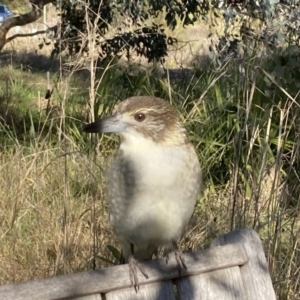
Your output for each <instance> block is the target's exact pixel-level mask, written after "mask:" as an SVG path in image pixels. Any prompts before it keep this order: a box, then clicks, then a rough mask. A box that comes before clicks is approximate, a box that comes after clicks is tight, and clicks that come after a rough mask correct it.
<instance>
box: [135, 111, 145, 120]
mask: <svg viewBox="0 0 300 300" xmlns="http://www.w3.org/2000/svg"><path fill="white" fill-rule="evenodd" d="M134 118H135V120H136V121H138V122H143V121H144V120H145V119H146V115H145V114H143V113H137V114H135V115H134Z"/></svg>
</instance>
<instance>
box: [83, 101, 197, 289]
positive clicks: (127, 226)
mask: <svg viewBox="0 0 300 300" xmlns="http://www.w3.org/2000/svg"><path fill="white" fill-rule="evenodd" d="M83 131H85V132H102V133H117V134H118V135H120V137H121V143H120V147H119V149H118V150H117V152H116V153H115V156H114V158H113V160H112V163H111V165H110V167H109V168H108V170H107V172H106V181H107V193H108V199H109V209H110V222H111V224H112V227H113V229H114V231H115V233H116V235H117V236H118V238H119V240H120V242H121V244H122V247H123V256H124V258H125V261H126V262H129V266H130V278H131V281H132V283H133V284H134V286H135V288H136V289H137V288H138V282H137V275H136V267H135V266H139V264H138V263H137V261H136V260H135V259H134V258H133V255H134V257H135V258H136V259H138V260H147V259H151V257H152V255H153V253H154V252H155V251H156V250H157V249H158V248H160V247H168V246H169V245H171V244H174V245H176V241H177V240H178V239H179V238H180V237H181V235H182V233H183V231H184V229H185V227H186V225H187V223H188V222H189V220H190V218H191V216H192V213H193V210H194V207H195V203H196V200H197V197H198V194H199V191H200V185H201V169H200V164H199V161H198V157H197V155H196V152H195V149H194V147H193V145H192V144H191V142H190V141H189V139H188V137H187V132H186V130H185V128H184V126H183V124H182V123H181V121H180V118H179V116H178V114H177V112H176V110H175V109H174V108H173V107H172V105H170V104H169V103H168V102H167V101H165V100H162V99H160V98H156V97H150V96H138V97H131V98H128V99H126V100H124V101H122V102H120V103H119V104H118V105H117V107H116V109H115V112H114V114H113V115H112V116H110V117H106V118H103V119H101V120H98V121H96V122H94V123H91V124H87V125H85V126H84V128H83ZM175 254H176V260H177V263H178V264H179V265H180V266H183V267H185V264H184V260H183V256H182V253H178V250H176V251H175ZM139 267H140V266H139ZM140 269H141V268H140ZM141 271H142V272H143V269H141ZM143 273H144V272H143ZM144 275H145V276H146V277H147V274H145V273H144Z"/></svg>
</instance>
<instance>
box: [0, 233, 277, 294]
mask: <svg viewBox="0 0 300 300" xmlns="http://www.w3.org/2000/svg"><path fill="white" fill-rule="evenodd" d="M184 256H185V260H186V265H187V270H182V273H181V277H179V274H178V268H177V264H176V261H175V258H174V255H170V260H169V262H168V264H166V260H165V259H164V258H162V259H156V260H153V261H148V262H142V265H143V266H144V268H145V271H146V272H147V274H148V276H149V279H146V278H145V277H144V276H143V275H142V274H141V273H140V272H138V279H139V284H140V289H139V292H138V293H136V292H135V290H134V289H133V288H132V287H131V283H130V278H129V269H128V265H120V266H115V267H110V268H105V269H99V270H96V271H88V272H82V273H76V274H71V275H64V276H57V277H52V278H47V279H41V280H33V281H28V282H22V283H17V284H9V285H4V286H0V299H3V300H4V299H7V300H12V299H14V300H19V299H45V300H46V299H49V300H50V299H51V300H54V299H81V300H101V299H106V300H115V299H120V300H129V299H130V300H140V299H144V300H152V299H153V300H154V299H155V300H166V299H170V300H173V299H174V300H175V299H178V298H179V299H182V300H190V299H191V300H192V299H205V300H206V299H207V300H213V299H218V300H233V299H234V300H243V299H244V300H275V299H276V297H275V293H274V289H273V286H272V282H271V278H270V275H269V271H268V265H267V261H266V258H265V255H264V251H263V248H262V245H261V241H260V239H259V237H258V235H257V234H256V232H255V231H253V230H250V229H240V230H237V231H234V232H231V233H228V234H225V235H223V236H220V237H218V238H217V239H215V240H214V241H213V242H212V245H211V248H209V249H206V250H203V251H198V252H195V253H185V254H184ZM104 296H105V298H104Z"/></svg>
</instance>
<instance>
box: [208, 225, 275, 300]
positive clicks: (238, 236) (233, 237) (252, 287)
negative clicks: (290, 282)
mask: <svg viewBox="0 0 300 300" xmlns="http://www.w3.org/2000/svg"><path fill="white" fill-rule="evenodd" d="M240 243H242V244H243V245H244V248H245V250H246V253H247V256H248V259H249V260H248V263H246V264H244V265H243V266H241V268H240V270H241V275H242V279H243V282H244V289H245V291H246V295H247V299H249V300H252V299H257V300H276V296H275V292H274V288H273V285H272V281H271V277H270V273H269V267H268V263H267V260H266V257H265V253H264V249H263V247H262V243H261V240H260V238H259V235H258V234H257V233H256V232H255V231H254V230H252V229H248V228H243V229H238V230H235V231H233V232H229V233H227V234H224V235H221V236H220V237H217V238H216V239H214V240H213V241H212V243H211V247H216V246H223V245H229V244H240Z"/></svg>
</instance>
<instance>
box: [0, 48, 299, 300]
mask: <svg viewBox="0 0 300 300" xmlns="http://www.w3.org/2000/svg"><path fill="white" fill-rule="evenodd" d="M272 63H273V60H272V59H261V60H258V59H255V58H254V57H253V56H251V55H250V54H249V56H247V55H246V56H245V58H244V61H243V63H242V66H243V71H241V68H240V64H241V62H240V61H235V60H233V59H232V60H230V61H229V62H227V63H224V64H223V65H221V66H219V67H214V66H213V65H211V66H210V67H207V66H206V67H205V68H201V67H199V68H198V69H197V70H195V73H194V75H193V76H192V77H191V78H188V79H187V78H183V79H180V78H176V79H172V78H171V79H169V78H168V77H167V78H163V77H161V78H159V77H157V76H155V75H154V74H153V73H152V72H151V70H150V71H141V70H140V69H138V68H134V69H130V70H129V69H127V68H123V67H121V66H120V65H118V64H117V63H116V62H115V61H111V62H109V63H106V64H105V65H104V66H103V68H102V69H100V70H98V71H97V72H95V73H93V72H91V73H88V74H89V78H88V81H86V80H83V79H82V77H80V76H78V75H76V73H74V72H71V73H69V74H64V76H63V77H59V79H55V78H57V76H56V75H55V74H51V76H52V77H53V78H54V79H53V81H52V85H53V86H54V87H55V94H54V99H56V100H57V101H56V102H57V103H58V105H59V107H60V109H61V113H60V115H59V116H56V117H55V118H51V117H50V116H47V115H46V114H45V112H44V111H40V110H39V109H38V105H37V103H36V102H35V101H33V102H31V101H29V100H30V99H32V98H33V95H36V93H37V91H38V90H39V88H38V87H37V86H36V84H35V82H37V81H38V78H40V77H39V76H41V75H34V74H32V80H24V79H23V78H24V76H22V74H24V73H22V71H20V70H18V69H15V68H12V67H10V68H11V69H10V71H11V73H9V72H7V73H5V72H2V74H1V75H0V76H2V77H1V82H2V83H3V82H4V84H2V83H1V84H0V87H1V93H2V94H1V95H2V96H1V97H2V98H1V99H2V102H1V103H3V102H4V103H6V102H5V99H7V98H11V99H13V101H10V102H8V107H9V108H10V109H11V107H13V108H15V109H14V114H15V115H14V116H15V118H18V120H19V121H18V124H17V125H16V124H15V123H16V122H15V123H13V124H15V126H13V124H6V123H5V122H3V119H4V118H3V116H2V114H3V112H1V121H0V139H1V155H0V186H1V189H0V199H1V202H0V239H1V243H0V283H1V284H4V283H8V282H17V281H23V280H28V279H33V278H43V277H48V276H53V275H59V274H67V273H73V272H77V271H82V270H87V269H92V268H95V267H97V268H99V267H106V266H109V265H111V264H112V263H114V261H115V256H116V253H115V249H114V248H112V247H111V246H114V247H116V248H118V242H117V240H116V239H115V237H114V235H113V233H112V231H111V228H110V226H109V222H108V215H107V205H108V204H107V200H106V196H105V188H104V186H105V182H104V178H103V169H104V168H105V165H106V164H107V163H108V161H109V157H111V155H112V153H113V152H114V149H115V148H116V146H117V138H115V137H113V136H108V135H105V136H92V137H90V136H88V135H84V134H82V133H81V131H80V128H81V124H82V122H83V121H84V120H88V119H89V118H91V115H95V116H99V115H106V114H109V113H110V112H111V111H112V109H113V107H114V105H115V104H116V103H117V102H118V101H120V100H122V99H125V98H127V97H129V96H132V95H154V96H158V97H162V98H164V99H166V100H168V101H170V102H171V103H172V104H173V105H174V106H175V107H176V109H177V110H178V112H179V113H180V114H181V116H182V120H183V121H184V122H185V125H186V127H187V129H188V132H189V135H190V138H191V140H192V142H193V143H194V145H195V147H196V149H197V153H198V156H199V160H200V162H201V165H202V168H203V174H204V185H203V190H202V194H201V197H200V198H199V201H198V203H197V207H196V210H195V214H194V216H193V218H192V220H191V222H190V226H189V228H188V229H187V233H186V235H185V238H184V239H182V241H181V247H182V248H183V249H189V250H194V249H199V248H204V247H207V246H209V244H210V242H211V241H212V239H213V238H215V237H216V236H218V235H220V234H223V233H225V232H228V231H230V230H232V229H234V228H238V227H251V228H254V229H255V230H256V231H258V233H259V235H260V237H261V239H262V241H263V245H264V249H265V253H266V256H267V259H268V261H269V265H270V272H271V275H272V279H273V283H274V286H275V289H276V294H277V295H278V298H279V299H297V298H298V296H297V295H299V291H300V287H299V284H300V280H299V279H300V278H299V276H300V275H299V265H300V252H299V234H300V218H299V210H300V206H299V171H298V170H299V121H298V119H297V116H298V114H299V104H298V100H299V99H298V98H297V97H296V96H297V95H295V94H292V93H291V92H290V90H289V85H288V82H285V81H284V80H283V79H280V76H277V75H276V73H274V69H273V65H272ZM18 74H19V75H18ZM268 74H272V76H268ZM276 76H277V77H276ZM88 83H92V84H93V86H94V89H92V90H91V91H90V94H89V93H88V90H87V89H85V88H86V87H87V86H86V85H87V84H88ZM7 86H8V89H6V87H7ZM83 87H84V88H83ZM8 90H9V93H8V92H7V91H8ZM8 95H13V96H10V97H8ZM20 98H22V101H21V100H20ZM24 99H26V101H25V100H24ZM89 99H93V102H90V101H91V100H89ZM25 102H26V103H25ZM1 103H0V104H1ZM10 111H11V110H10ZM24 111H25V112H26V113H23V112H24ZM11 115H13V114H11Z"/></svg>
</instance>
